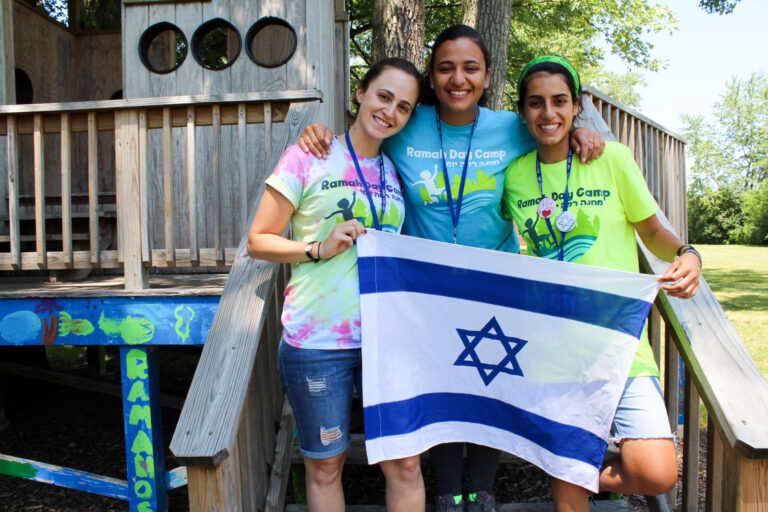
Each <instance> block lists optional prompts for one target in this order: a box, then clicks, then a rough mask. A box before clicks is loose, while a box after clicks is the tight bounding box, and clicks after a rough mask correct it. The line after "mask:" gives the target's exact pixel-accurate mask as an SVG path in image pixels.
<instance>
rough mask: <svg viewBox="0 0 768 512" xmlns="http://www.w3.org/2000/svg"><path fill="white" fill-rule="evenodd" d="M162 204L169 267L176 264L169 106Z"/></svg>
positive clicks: (165, 118)
mask: <svg viewBox="0 0 768 512" xmlns="http://www.w3.org/2000/svg"><path fill="white" fill-rule="evenodd" d="M163 204H164V205H165V208H164V209H163V210H164V212H165V223H164V226H165V262H166V263H167V264H168V266H169V267H173V266H175V265H176V243H175V240H174V235H175V229H174V227H175V226H174V215H173V211H174V207H173V127H172V126H171V108H170V107H165V108H163Z"/></svg>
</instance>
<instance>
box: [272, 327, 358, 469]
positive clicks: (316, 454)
mask: <svg viewBox="0 0 768 512" xmlns="http://www.w3.org/2000/svg"><path fill="white" fill-rule="evenodd" d="M278 365H279V370H280V379H281V380H282V381H283V389H285V394H286V395H287V397H288V402H289V403H290V404H291V407H292V408H293V415H294V417H295V418H296V428H297V430H298V431H299V442H300V451H301V454H302V455H303V456H305V457H307V458H309V459H328V458H330V457H335V456H336V455H340V454H342V453H344V452H345V451H347V448H349V417H350V411H351V410H352V395H353V391H354V388H357V391H358V393H359V394H360V396H362V389H363V388H362V376H363V374H362V369H363V367H362V357H361V353H360V349H359V348H357V349H340V350H313V349H306V348H296V347H293V346H291V345H289V344H288V343H286V342H285V340H282V341H281V342H280V349H279V351H278Z"/></svg>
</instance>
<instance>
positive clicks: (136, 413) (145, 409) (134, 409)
mask: <svg viewBox="0 0 768 512" xmlns="http://www.w3.org/2000/svg"><path fill="white" fill-rule="evenodd" d="M139 421H144V425H146V427H147V428H152V409H150V408H149V406H148V405H135V404H134V405H132V406H131V415H130V417H129V418H128V423H130V424H131V425H138V424H139Z"/></svg>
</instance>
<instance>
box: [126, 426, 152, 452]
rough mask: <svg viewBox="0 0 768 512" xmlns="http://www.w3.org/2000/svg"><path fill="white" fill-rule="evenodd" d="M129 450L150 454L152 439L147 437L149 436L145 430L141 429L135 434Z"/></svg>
mask: <svg viewBox="0 0 768 512" xmlns="http://www.w3.org/2000/svg"><path fill="white" fill-rule="evenodd" d="M131 451H132V452H133V453H135V454H136V455H138V454H140V453H146V454H147V455H152V440H150V439H149V436H148V435H147V433H146V432H144V431H143V430H139V431H138V433H137V434H136V439H134V440H133V445H132V446H131Z"/></svg>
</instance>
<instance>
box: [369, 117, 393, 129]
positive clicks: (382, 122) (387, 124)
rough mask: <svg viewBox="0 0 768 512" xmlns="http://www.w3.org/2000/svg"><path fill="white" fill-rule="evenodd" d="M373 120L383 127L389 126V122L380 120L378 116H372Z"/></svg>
mask: <svg viewBox="0 0 768 512" xmlns="http://www.w3.org/2000/svg"><path fill="white" fill-rule="evenodd" d="M373 120H374V121H376V124H378V125H379V126H383V127H384V128H389V127H390V126H391V125H390V124H389V123H386V122H384V121H382V120H381V119H379V118H378V117H374V118H373Z"/></svg>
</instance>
